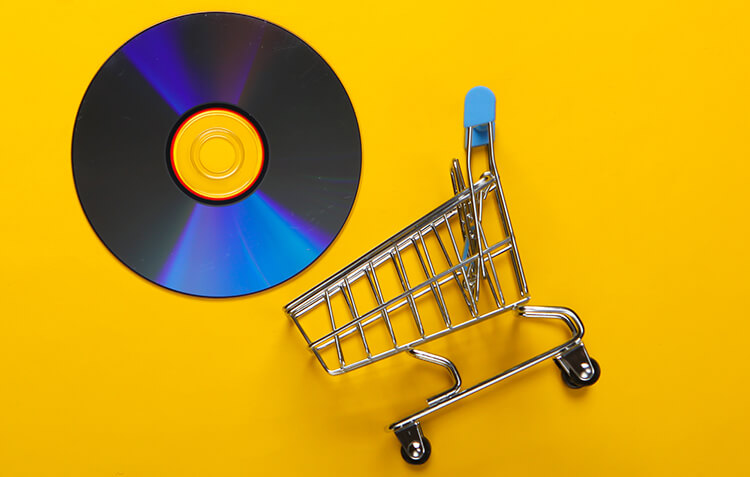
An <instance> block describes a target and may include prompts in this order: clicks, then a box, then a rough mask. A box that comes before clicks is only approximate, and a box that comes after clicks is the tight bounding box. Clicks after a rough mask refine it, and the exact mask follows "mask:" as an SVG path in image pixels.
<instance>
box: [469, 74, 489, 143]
mask: <svg viewBox="0 0 750 477" xmlns="http://www.w3.org/2000/svg"><path fill="white" fill-rule="evenodd" d="M488 124H490V127H492V131H493V132H494V130H495V94H494V93H493V92H492V90H491V89H489V88H487V87H485V86H475V87H473V88H471V89H470V90H469V92H468V93H466V99H465V101H464V128H466V131H465V137H464V146H465V147H466V148H469V128H472V129H473V131H472V138H471V147H476V146H483V145H485V144H489V142H490V137H489V132H488V131H487V125H488Z"/></svg>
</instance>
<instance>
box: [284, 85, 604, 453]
mask: <svg viewBox="0 0 750 477" xmlns="http://www.w3.org/2000/svg"><path fill="white" fill-rule="evenodd" d="M494 121H495V97H494V95H493V93H492V92H491V91H490V90H489V89H487V88H484V87H476V88H473V89H472V90H471V91H469V93H468V94H467V96H466V105H465V113H464V126H465V128H466V132H465V144H466V169H465V172H466V175H467V176H468V186H467V185H466V182H465V181H464V177H463V171H462V168H461V166H460V165H459V162H458V161H457V160H455V159H454V160H453V165H452V169H451V181H452V184H453V190H454V193H455V195H454V196H453V197H452V198H451V199H449V200H448V201H447V202H445V203H444V204H442V205H441V206H439V207H437V208H436V209H435V210H433V211H432V212H430V213H429V214H427V215H426V216H424V217H422V218H421V219H419V220H417V221H416V222H414V223H413V224H411V225H410V226H408V227H406V228H405V229H403V230H402V231H401V232H399V233H397V234H396V235H394V236H393V237H391V238H389V239H388V240H386V241H385V242H383V243H382V244H380V245H379V246H377V247H375V248H374V249H373V250H371V251H370V252H368V253H367V254H365V255H364V256H362V257H361V258H360V259H359V260H357V261H355V262H354V263H352V264H351V265H349V266H348V267H347V268H345V269H344V270H342V271H340V272H339V273H337V274H336V275H334V276H332V277H331V278H329V279H328V280H326V281H324V282H323V283H321V284H320V285H318V286H316V287H315V288H314V289H312V290H310V291H309V292H308V293H306V294H304V295H302V296H301V297H299V298H298V299H296V300H294V301H293V302H292V303H290V304H289V305H287V306H286V308H285V310H286V312H287V314H288V315H289V316H290V317H291V318H292V320H294V323H295V324H296V325H297V327H298V328H299V329H300V331H301V332H302V335H303V336H304V338H305V340H306V341H307V344H308V346H309V347H310V349H311V350H312V352H313V353H314V354H315V357H316V358H317V359H318V360H319V361H320V363H321V364H322V365H323V367H324V368H325V370H326V371H327V372H328V373H329V374H331V375H337V374H342V373H345V372H347V371H351V370H353V369H357V368H361V367H362V366H365V365H368V364H371V363H374V362H376V361H379V360H381V359H384V358H387V357H389V356H393V355H395V354H397V353H400V352H402V351H406V352H408V353H410V354H411V355H412V356H414V357H416V358H419V359H421V360H424V361H427V362H430V363H434V364H438V365H440V366H443V367H445V368H446V369H447V370H448V371H449V372H450V374H451V376H452V378H453V381H454V385H453V387H452V388H450V389H449V390H447V391H445V392H443V393H441V394H439V395H437V396H434V397H432V398H429V399H427V407H426V408H424V409H422V410H421V411H419V412H416V413H414V414H412V415H410V416H408V417H406V418H404V419H402V420H400V421H398V422H395V423H393V424H392V425H391V426H390V429H391V430H393V431H394V433H395V434H396V437H397V438H398V440H399V442H400V444H401V454H402V456H403V458H404V459H405V460H406V461H407V462H409V463H412V464H421V463H424V462H425V461H426V460H427V459H428V458H429V456H430V452H431V446H430V442H429V441H428V440H427V439H426V438H425V437H424V435H423V433H422V427H421V421H422V419H423V418H425V417H427V416H428V415H430V414H432V413H434V412H435V411H437V410H439V409H442V408H444V407H446V406H449V405H451V404H453V403H455V402H457V401H459V400H461V399H463V398H465V397H468V396H470V395H472V394H475V393H477V392H479V391H481V390H483V389H485V388H488V387H490V386H492V385H494V384H497V383H499V382H500V381H503V380H504V379H506V378H508V377H510V376H513V375H514V374H517V373H519V372H521V371H523V370H525V369H528V368H530V367H532V366H534V365H536V364H539V363H541V362H542V361H545V360H547V359H553V360H554V362H555V363H556V364H557V366H558V367H559V368H560V370H561V373H562V377H563V380H564V382H565V383H566V384H567V385H568V386H570V387H572V388H580V387H583V386H589V385H591V384H594V382H596V380H597V379H598V377H599V374H600V371H599V365H598V364H597V362H596V361H595V360H593V359H591V358H590V357H589V355H588V353H587V351H586V348H585V346H584V344H583V341H582V337H583V324H582V323H581V320H580V319H579V318H578V316H577V315H576V314H575V313H574V312H573V311H572V310H570V309H568V308H559V307H546V306H544V307H543V306H526V305H524V304H525V303H526V302H528V301H529V298H530V297H529V292H528V287H527V285H526V277H525V275H524V272H523V267H522V266H521V259H520V257H519V254H518V247H517V245H516V237H515V235H514V233H513V227H512V225H511V221H510V216H509V215H508V208H507V205H506V201H505V196H504V194H503V189H502V187H501V185H500V177H499V175H498V172H497V165H496V164H495V151H494ZM480 146H487V156H488V162H489V168H488V169H489V170H487V171H486V172H484V173H483V174H481V175H480V176H479V178H478V180H477V181H476V182H475V181H474V180H473V174H472V163H471V162H472V152H473V150H474V149H475V148H478V147H480ZM510 310H516V311H517V312H518V313H519V314H520V315H521V316H523V317H527V318H554V319H559V320H562V321H563V322H564V323H565V324H566V325H567V326H568V327H569V328H570V331H571V334H572V337H571V338H570V339H569V340H567V341H566V342H564V343H562V344H560V345H559V346H556V347H554V348H552V349H550V350H549V351H547V352H545V353H542V354H539V355H537V356H534V357H533V358H531V359H529V360H527V361H524V362H523V363H520V364H518V365H516V366H514V367H512V368H510V369H508V370H506V371H504V372H502V373H500V374H498V375H496V376H494V377H491V378H489V379H486V380H484V381H482V382H480V383H477V384H475V385H473V386H471V387H469V388H466V389H462V382H461V377H460V375H459V373H458V370H457V369H456V367H455V365H454V364H453V363H452V362H451V361H450V360H448V359H447V358H444V357H442V356H438V355H436V354H433V353H428V352H426V351H423V350H418V349H416V347H417V346H420V345H422V344H424V343H427V342H428V341H432V340H435V339H437V338H440V337H442V336H445V335H448V334H450V333H453V332H454V331H458V330H460V329H463V328H466V327H468V326H471V325H474V324H476V323H478V322H480V321H483V320H486V319H488V318H490V317H493V316H495V315H499V314H501V313H503V312H506V311H510Z"/></svg>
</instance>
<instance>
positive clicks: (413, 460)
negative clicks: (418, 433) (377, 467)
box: [401, 437, 432, 465]
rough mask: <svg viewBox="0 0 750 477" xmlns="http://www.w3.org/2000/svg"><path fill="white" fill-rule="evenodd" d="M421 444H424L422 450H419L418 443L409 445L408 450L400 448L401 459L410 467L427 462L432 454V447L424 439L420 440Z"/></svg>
mask: <svg viewBox="0 0 750 477" xmlns="http://www.w3.org/2000/svg"><path fill="white" fill-rule="evenodd" d="M422 442H424V449H422V448H421V447H422V446H420V444H419V442H418V441H414V442H412V443H410V444H409V446H408V449H405V448H404V447H403V446H401V457H403V458H404V460H405V461H406V462H408V463H409V464H412V465H420V464H424V463H425V462H427V459H429V458H430V454H431V453H432V445H431V444H430V441H428V440H427V438H426V437H425V438H422Z"/></svg>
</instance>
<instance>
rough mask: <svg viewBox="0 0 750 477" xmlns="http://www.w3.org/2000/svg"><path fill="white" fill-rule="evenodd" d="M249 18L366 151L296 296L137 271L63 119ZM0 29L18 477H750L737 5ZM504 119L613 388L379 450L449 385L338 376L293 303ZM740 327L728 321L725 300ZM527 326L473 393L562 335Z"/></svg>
mask: <svg viewBox="0 0 750 477" xmlns="http://www.w3.org/2000/svg"><path fill="white" fill-rule="evenodd" d="M200 10H229V11H237V12H242V13H247V14H252V15H256V16H259V17H262V18H265V19H268V20H270V21H272V22H274V23H277V24H279V25H281V26H283V27H285V28H287V29H289V30H291V31H292V32H294V33H296V34H297V35H299V36H300V37H301V38H303V39H304V40H305V41H307V42H308V43H309V44H310V45H312V46H313V47H314V48H315V49H316V50H317V51H318V52H320V53H321V54H322V56H323V57H324V58H325V59H326V60H327V61H328V62H329V63H330V64H331V65H332V67H333V68H334V69H335V71H336V72H337V74H338V75H339V77H340V78H341V80H342V82H343V84H344V86H345V87H346V89H347V91H348V93H349V95H350V97H351V99H352V103H353V104H354V108H355V110H356V113H357V116H358V119H359V124H360V128H361V130H362V145H363V168H362V180H361V185H360V190H359V194H358V196H357V201H356V203H355V206H354V210H353V213H352V215H351V218H350V220H349V221H348V222H347V224H346V226H345V227H344V229H343V231H342V233H341V235H340V236H339V237H338V239H337V240H336V241H335V242H334V244H333V246H332V248H331V249H330V250H329V251H328V252H327V253H326V254H325V255H324V256H323V257H322V258H321V259H319V260H318V261H317V262H316V263H315V264H314V265H313V266H312V267H310V268H309V269H308V270H307V271H306V272H304V273H303V274H301V275H300V276H299V277H297V278H295V279H293V280H291V281H289V282H287V283H285V284H283V285H281V286H278V287H276V288H273V289H271V290H269V291H266V292H263V293H260V294H257V295H254V296H249V297H244V298H238V299H230V300H210V299H199V298H194V297H188V296H183V295H179V294H176V293H172V292H169V291H166V290H164V289H162V288H160V287H158V286H155V285H152V284H151V283H149V282H147V281H146V280H144V279H142V278H140V277H138V276H136V275H135V274H134V273H133V272H131V271H130V270H128V269H127V268H126V267H125V266H123V265H122V264H121V263H120V262H118V261H117V259H115V258H114V257H113V256H112V255H111V254H110V253H109V252H108V251H107V250H106V248H105V247H104V246H103V245H102V244H101V243H100V242H99V240H98V238H97V237H96V235H95V234H94V232H93V231H92V230H91V228H90V227H89V225H88V223H87V221H86V219H85V217H84V215H83V213H82V211H81V208H80V206H79V203H78V199H77V197H76V193H75V188H74V185H73V180H72V174H71V166H70V142H71V135H72V129H73V121H74V118H75V114H76V111H77V108H78V104H79V102H80V100H81V98H82V96H83V93H84V91H85V89H86V87H87V85H88V83H89V81H90V80H91V78H92V77H93V75H94V74H95V72H96V71H97V69H98V68H99V67H100V66H101V64H102V63H103V62H104V61H105V60H106V59H107V57H108V56H109V55H110V54H111V53H112V52H114V50H115V49H116V48H117V47H119V46H120V45H121V44H122V43H124V42H125V41H126V40H128V39H129V38H130V37H132V36H133V35H135V34H136V33H138V32H140V31H141V30H143V29H145V28H146V27H148V26H150V25H152V24H155V23H157V22H159V21H161V20H164V19H166V18H169V17H172V16H176V15H179V14H184V13H189V12H195V11H200ZM3 13H4V17H5V19H6V21H5V22H4V25H3V28H2V29H0V58H2V64H3V70H2V75H0V83H1V85H2V92H3V98H4V100H3V101H4V111H5V112H4V114H3V115H2V119H0V121H2V124H1V126H2V136H3V147H2V154H1V155H0V159H1V160H2V164H3V172H2V174H0V191H2V192H1V193H2V199H3V207H2V208H1V209H0V210H1V211H0V220H1V222H0V223H2V224H3V228H2V235H1V236H2V247H0V250H1V251H0V253H1V254H2V256H0V264H1V266H2V273H0V290H2V304H3V307H2V312H1V315H0V475H2V476H48V475H49V476H243V475H279V474H281V475H303V474H304V475H373V476H375V475H377V476H382V475H389V476H396V475H417V474H424V475H427V474H430V475H432V474H434V475H509V476H510V475H555V476H556V475H577V476H588V475H591V476H601V475H623V476H633V475H658V476H663V475H747V473H748V467H749V466H748V459H747V456H746V447H747V445H746V434H747V428H748V426H749V425H750V416H749V415H748V414H749V412H750V411H748V409H749V408H750V407H749V406H748V404H747V401H748V399H747V395H748V382H750V381H749V378H750V371H748V369H749V368H750V367H749V366H748V364H747V361H746V360H747V358H746V353H745V352H744V350H745V348H746V347H747V341H748V336H749V335H750V324H749V323H750V321H749V320H748V313H747V311H746V310H745V308H746V307H745V306H744V300H745V299H746V298H747V294H748V291H749V288H750V287H748V284H749V283H750V280H749V279H748V268H749V266H750V263H749V262H750V260H748V259H749V254H748V246H747V237H748V230H749V228H748V205H750V200H749V198H748V176H749V172H750V157H749V156H750V121H749V118H750V93H749V88H750V34H749V33H748V32H749V31H750V6H749V5H748V4H747V2H741V1H737V2H724V1H716V2H658V1H657V2H655V1H636V2H626V3H623V4H612V3H611V2H601V1H596V2H594V1H591V2H549V3H542V4H536V3H534V4H532V3H529V2H484V3H482V4H476V5H472V4H470V3H467V2H452V3H443V4H441V3H436V2H429V3H423V4H417V5H415V4H411V3H410V2H403V1H399V2H380V3H377V4H373V5H365V4H359V3H356V2H336V3H333V2H324V1H322V2H312V3H309V2H300V3H290V2H279V1H264V0H261V1H256V2H246V1H242V2H240V1H218V2H208V1H183V2H165V3H160V2H142V1H130V2H125V3H121V4H115V3H101V2H84V1H77V2H41V3H40V2H13V3H12V4H10V5H5V6H4V8H3ZM476 84H483V85H486V86H489V87H491V88H492V89H493V90H494V91H495V93H496V94H497V99H498V112H499V116H498V121H497V131H498V142H497V146H498V153H499V157H498V159H499V164H500V169H501V174H502V177H503V181H504V184H505V188H506V194H507V197H508V201H509V206H510V210H511V213H512V217H513V219H514V225H515V227H516V231H517V236H518V241H519V246H520V249H521V252H522V258H523V260H524V265H525V267H526V272H527V275H528V277H529V285H530V288H531V292H532V297H533V303H536V304H553V305H558V304H559V305H567V306H570V307H572V308H574V309H575V310H576V311H578V313H579V314H580V315H581V316H582V318H583V319H584V322H585V324H586V326H587V335H586V343H587V346H588V348H589V350H590V351H591V353H592V355H593V356H595V357H596V358H597V359H598V360H599V362H600V363H601V365H602V370H603V374H602V378H601V380H600V381H599V383H598V384H597V385H596V386H595V387H593V388H590V389H586V390H583V391H582V392H577V391H572V390H568V389H566V388H565V387H564V386H563V385H562V383H561V382H560V379H559V374H558V372H557V370H556V368H555V367H554V365H552V364H551V363H546V364H545V365H544V366H543V367H539V368H537V369H536V370H534V371H531V372H528V373H526V374H524V375H521V376H518V377H516V378H514V379H513V380H512V381H508V382H506V383H504V384H502V385H500V386H498V387H496V388H495V389H492V390H491V391H487V392H485V393H483V394H481V395H478V396H475V397H474V398H472V399H470V400H468V401H465V402H464V403H462V404H461V405H459V406H457V407H455V408H454V409H451V410H447V411H445V412H442V413H440V414H438V415H435V416H433V417H432V418H430V419H427V420H425V422H424V429H425V432H426V433H427V435H428V437H429V438H430V440H431V441H432V443H433V457H432V459H431V460H430V462H429V464H428V465H427V466H426V467H423V468H411V467H408V466H407V465H406V464H404V463H403V462H402V461H401V458H400V457H399V455H398V449H397V444H396V440H395V439H394V437H393V436H392V435H391V434H389V433H388V432H386V431H385V427H386V426H387V425H388V424H389V423H390V422H392V421H393V420H395V419H396V418H399V417H402V416H404V415H406V414H408V413H409V412H410V411H412V410H415V409H417V408H419V407H421V406H422V403H423V398H424V397H427V396H430V395H432V394H434V393H436V392H438V391H440V390H441V389H442V388H443V387H444V386H445V385H446V384H447V382H446V378H445V376H444V375H443V372H442V371H441V370H440V369H433V368H432V367H431V365H427V364H421V363H419V362H417V361H416V360H413V359H410V358H409V357H408V356H404V355H400V356H398V357H396V358H393V359H390V360H386V361H384V362H382V363H380V364H377V365H374V366H372V367H368V368H365V369H361V370H358V371H356V372H354V373H351V374H348V375H345V376H342V377H336V378H332V377H329V376H327V375H326V374H325V373H324V372H323V370H322V369H321V368H320V366H319V365H318V364H317V363H315V362H314V361H313V358H312V356H311V355H310V354H309V353H308V352H307V351H306V349H305V347H304V345H303V341H302V339H301V337H300V336H299V334H298V332H297V331H296V330H295V329H293V328H292V326H291V325H290V323H289V321H288V320H287V319H286V317H285V316H284V315H283V313H282V306H283V305H284V304H286V303H287V302H288V301H290V300H291V299H293V298H295V297H296V296H297V295H299V294H300V293H302V292H304V291H305V290H307V289H308V288H310V287H312V286H313V285H315V284H316V283H317V282H318V281H320V280H322V279H324V278H325V277H327V276H328V275H329V274H331V273H333V272H335V271H336V270H338V269H339V268H341V267H342V266H344V265H346V264H347V263H349V261H350V260H352V259H354V258H356V257H357V256H358V255H359V254H360V253H361V252H364V251H366V250H367V249H369V248H370V247H371V246H373V245H375V244H377V243H378V242H379V241H380V240H381V239H383V238H385V237H386V236H388V235H389V234H391V233H392V232H395V231H397V230H398V229H399V228H400V227H401V226H403V225H406V224H407V223H409V222H410V221H411V220H412V219H413V218H415V217H417V216H419V215H421V214H423V213H425V212H427V211H428V210H430V209H431V208H432V207H433V206H434V205H435V204H437V203H438V202H440V201H442V200H443V199H444V198H446V197H447V196H448V195H449V194H450V182H449V179H448V167H449V161H450V159H451V157H454V156H459V155H461V154H462V130H461V113H462V101H463V95H464V93H465V92H466V91H467V90H468V89H469V88H470V87H471V86H474V85H476ZM735 303H736V304H737V305H735V306H733V304H735ZM561 336H562V333H561V332H560V331H558V330H557V329H556V328H554V327H551V326H546V325H537V324H534V323H531V322H528V323H527V322H522V323H519V322H518V320H517V319H516V318H514V317H512V316H511V315H507V316H503V317H502V319H495V320H492V321H491V322H488V323H486V324H485V325H480V326H478V327H475V328H472V329H471V330H467V331H465V332H462V333H459V334H458V335H456V336H454V337H452V339H451V340H447V341H445V342H444V343H438V344H437V346H436V347H435V348H434V349H440V350H444V349H448V348H450V349H452V350H454V351H449V354H450V356H451V357H453V358H455V360H456V362H457V364H458V365H459V366H461V369H462V371H463V374H464V377H465V379H466V381H467V382H473V381H476V380H478V379H481V378H482V377H485V376H486V375H488V374H489V373H491V372H494V371H497V370H500V369H502V368H503V367H505V366H508V365H511V364H513V363H514V362H516V361H518V360H520V359H521V358H523V357H524V356H527V355H528V353H530V352H533V351H537V350H540V349H542V348H544V347H545V346H546V345H547V344H550V343H552V342H554V341H555V340H556V339H559V338H560V337H561Z"/></svg>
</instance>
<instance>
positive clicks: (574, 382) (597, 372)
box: [560, 358, 602, 389]
mask: <svg viewBox="0 0 750 477" xmlns="http://www.w3.org/2000/svg"><path fill="white" fill-rule="evenodd" d="M591 364H592V365H593V366H594V375H593V376H591V379H589V380H588V381H582V380H580V379H579V378H578V376H573V375H570V374H568V373H567V372H565V370H564V369H562V367H560V374H561V375H562V379H563V382H564V383H565V384H566V385H567V386H568V387H569V388H571V389H579V388H582V387H584V386H591V385H592V384H594V383H595V382H597V381H598V380H599V376H601V374H602V371H601V369H600V368H599V363H598V362H597V361H596V360H595V359H594V358H591Z"/></svg>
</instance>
